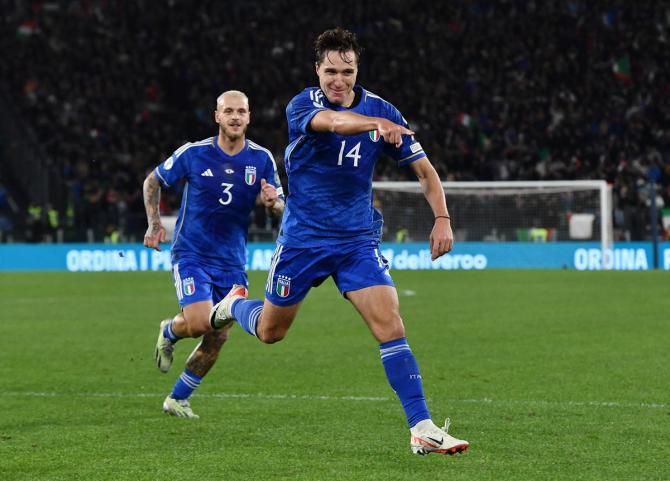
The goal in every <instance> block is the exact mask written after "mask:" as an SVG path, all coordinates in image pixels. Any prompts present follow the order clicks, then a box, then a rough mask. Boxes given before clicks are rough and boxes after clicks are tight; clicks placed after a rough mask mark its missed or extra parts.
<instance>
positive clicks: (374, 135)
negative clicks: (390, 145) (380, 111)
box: [368, 130, 381, 142]
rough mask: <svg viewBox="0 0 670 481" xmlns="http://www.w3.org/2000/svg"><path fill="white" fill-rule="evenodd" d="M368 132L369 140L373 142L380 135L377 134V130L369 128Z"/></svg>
mask: <svg viewBox="0 0 670 481" xmlns="http://www.w3.org/2000/svg"><path fill="white" fill-rule="evenodd" d="M368 134H369V135H370V140H372V141H373V142H377V141H378V140H379V138H380V137H381V135H379V130H371V131H370V132H368Z"/></svg>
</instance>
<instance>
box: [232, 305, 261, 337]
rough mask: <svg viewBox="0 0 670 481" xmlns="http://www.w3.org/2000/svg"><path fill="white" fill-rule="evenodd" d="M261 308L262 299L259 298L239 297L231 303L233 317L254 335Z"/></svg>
mask: <svg viewBox="0 0 670 481" xmlns="http://www.w3.org/2000/svg"><path fill="white" fill-rule="evenodd" d="M262 310H263V301H261V300H259V299H249V300H246V299H239V300H237V301H235V302H234V303H233V307H232V309H231V311H232V312H233V317H234V318H235V320H236V321H237V323H238V324H239V325H240V327H241V328H242V329H244V330H245V331H247V332H248V333H249V334H251V335H252V336H256V337H258V336H257V335H256V323H257V322H258V318H259V317H261V311H262Z"/></svg>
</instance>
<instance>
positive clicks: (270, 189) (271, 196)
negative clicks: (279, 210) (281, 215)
mask: <svg viewBox="0 0 670 481" xmlns="http://www.w3.org/2000/svg"><path fill="white" fill-rule="evenodd" d="M278 197H279V196H278V195H277V189H275V186H274V185H272V184H268V183H267V182H266V181H265V179H261V202H263V205H264V206H265V207H272V206H273V205H275V202H277V199H278Z"/></svg>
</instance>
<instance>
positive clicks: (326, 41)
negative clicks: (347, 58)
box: [314, 27, 363, 65]
mask: <svg viewBox="0 0 670 481" xmlns="http://www.w3.org/2000/svg"><path fill="white" fill-rule="evenodd" d="M331 50H336V51H337V52H339V54H340V55H341V56H344V53H345V52H348V51H350V50H353V51H354V54H356V63H360V61H361V53H362V52H363V49H362V48H361V46H360V45H358V39H357V38H356V34H355V33H353V32H350V31H349V30H346V29H344V28H342V27H337V28H333V29H331V30H326V31H325V32H323V33H322V34H321V35H319V36H318V37H317V39H316V41H315V42H314V55H315V57H316V64H317V65H320V64H321V62H323V60H324V58H325V56H326V52H328V51H331ZM343 58H344V57H343Z"/></svg>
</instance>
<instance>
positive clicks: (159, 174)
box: [154, 142, 191, 188]
mask: <svg viewBox="0 0 670 481" xmlns="http://www.w3.org/2000/svg"><path fill="white" fill-rule="evenodd" d="M189 145H191V143H190V142H189V143H187V144H184V145H182V146H181V147H179V148H178V149H177V150H175V151H174V153H173V154H172V155H171V156H170V157H168V158H167V159H165V160H164V161H163V162H162V163H161V164H159V165H158V167H156V168H155V169H154V175H155V176H156V178H157V179H158V181H159V182H160V183H161V186H163V187H165V188H170V187H172V186H174V185H176V184H177V183H178V182H179V181H180V180H181V179H183V178H184V177H186V176H187V175H188V174H189V173H190V169H189V167H190V165H189V162H188V159H189V154H188V146H189Z"/></svg>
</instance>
